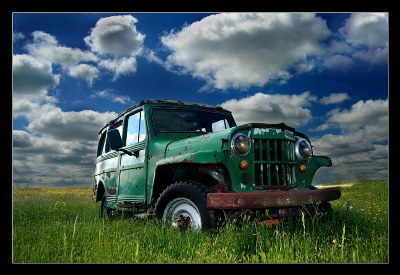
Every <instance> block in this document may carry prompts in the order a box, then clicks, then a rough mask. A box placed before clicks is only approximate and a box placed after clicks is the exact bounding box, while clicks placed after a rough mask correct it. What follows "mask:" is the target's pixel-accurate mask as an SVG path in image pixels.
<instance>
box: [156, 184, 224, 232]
mask: <svg viewBox="0 0 400 275" xmlns="http://www.w3.org/2000/svg"><path fill="white" fill-rule="evenodd" d="M154 212H155V214H156V215H157V217H159V218H160V219H161V221H162V222H163V224H166V225H171V226H172V227H175V228H179V229H180V230H186V229H188V228H190V229H191V230H201V229H209V228H213V227H216V222H217V219H216V215H215V214H216V213H215V211H214V210H210V209H208V208H207V189H206V188H205V187H204V186H203V185H201V184H199V183H197V182H194V181H186V182H178V183H175V184H172V185H170V186H168V187H167V188H166V189H165V190H164V191H163V192H162V194H161V195H160V197H159V198H158V200H157V203H156V205H155V210H154Z"/></svg>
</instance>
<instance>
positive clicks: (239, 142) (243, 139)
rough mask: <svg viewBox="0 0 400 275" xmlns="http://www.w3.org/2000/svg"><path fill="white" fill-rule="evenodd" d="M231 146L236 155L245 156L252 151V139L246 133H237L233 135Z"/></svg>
mask: <svg viewBox="0 0 400 275" xmlns="http://www.w3.org/2000/svg"><path fill="white" fill-rule="evenodd" d="M231 148H232V151H233V152H234V154H235V155H236V156H238V157H244V156H246V155H247V154H248V153H249V152H250V148H251V143H250V139H249V138H248V136H246V135H245V134H242V133H237V134H235V135H234V136H233V137H232V141H231Z"/></svg>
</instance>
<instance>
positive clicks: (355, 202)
mask: <svg viewBox="0 0 400 275" xmlns="http://www.w3.org/2000/svg"><path fill="white" fill-rule="evenodd" d="M336 185H339V186H342V197H341V198H340V199H339V200H336V201H333V202H332V206H333V216H332V218H331V219H330V220H328V221H325V220H322V219H321V218H320V217H318V216H317V217H316V218H314V219H308V220H307V219H305V220H300V221H298V222H296V223H294V222H287V223H283V224H280V225H277V226H274V227H273V228H269V227H267V226H265V225H259V224H257V223H254V222H252V221H245V222H243V224H242V225H241V226H236V225H234V224H232V223H228V224H226V225H224V226H222V227H221V228H219V229H218V230H217V231H213V232H192V231H187V232H180V231H179V230H175V229H172V228H169V227H165V226H162V225H160V223H159V222H158V221H156V220H153V219H133V218H127V217H121V218H117V219H114V220H112V221H103V220H102V219H100V218H99V203H94V202H93V201H92V199H91V189H89V188H14V189H13V236H12V238H13V263H388V257H389V256H388V182H387V180H375V181H357V182H346V183H342V184H336Z"/></svg>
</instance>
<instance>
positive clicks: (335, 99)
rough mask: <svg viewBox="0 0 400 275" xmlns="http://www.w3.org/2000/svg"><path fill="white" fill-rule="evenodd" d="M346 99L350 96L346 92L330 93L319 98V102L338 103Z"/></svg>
mask: <svg viewBox="0 0 400 275" xmlns="http://www.w3.org/2000/svg"><path fill="white" fill-rule="evenodd" d="M348 99H350V96H349V95H348V94H347V93H332V94H330V95H329V96H324V97H323V98H321V99H320V101H319V102H321V103H322V104H325V105H327V104H338V103H342V102H343V101H345V100H348Z"/></svg>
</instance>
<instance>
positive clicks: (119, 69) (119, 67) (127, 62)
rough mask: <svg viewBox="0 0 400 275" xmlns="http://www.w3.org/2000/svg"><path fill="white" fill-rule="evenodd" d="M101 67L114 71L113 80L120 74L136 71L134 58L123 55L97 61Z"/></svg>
mask: <svg viewBox="0 0 400 275" xmlns="http://www.w3.org/2000/svg"><path fill="white" fill-rule="evenodd" d="M99 65H100V67H103V68H105V69H107V70H109V71H111V72H113V73H114V78H113V80H114V81H115V80H117V79H118V78H119V77H120V76H121V75H127V74H134V73H135V72H136V58H135V57H123V58H119V59H105V60H101V61H100V63H99Z"/></svg>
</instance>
